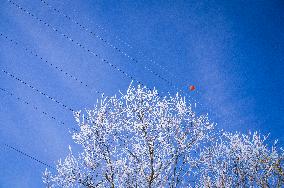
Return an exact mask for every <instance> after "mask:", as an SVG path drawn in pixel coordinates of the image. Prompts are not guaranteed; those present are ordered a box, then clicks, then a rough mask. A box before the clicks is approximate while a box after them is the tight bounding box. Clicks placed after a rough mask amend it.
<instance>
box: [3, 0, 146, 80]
mask: <svg viewBox="0 0 284 188" xmlns="http://www.w3.org/2000/svg"><path fill="white" fill-rule="evenodd" d="M8 2H10V3H12V4H13V5H14V6H16V7H17V8H18V9H20V10H21V11H23V12H25V13H26V14H28V15H30V16H31V17H33V18H35V19H36V20H38V21H39V22H41V23H43V24H44V25H45V26H47V27H49V28H51V29H52V30H53V31H55V32H57V33H59V34H60V35H61V36H63V37H64V38H66V39H68V40H69V41H71V42H72V43H74V44H76V45H77V46H79V47H80V48H82V49H83V50H84V51H86V52H88V53H90V54H92V55H93V56H94V57H97V58H99V59H100V60H101V62H103V63H105V64H107V65H109V66H111V67H112V68H113V69H115V70H117V71H119V72H120V73H122V74H124V75H125V76H126V77H128V78H130V79H131V80H133V81H135V82H137V83H138V84H140V85H144V84H143V83H142V82H140V81H139V80H137V79H135V78H134V77H133V76H131V75H130V74H128V73H126V72H125V71H124V70H122V69H121V68H119V67H118V66H117V65H115V64H113V63H110V62H109V61H108V60H106V59H105V58H103V57H101V55H99V54H97V53H95V52H93V51H92V50H90V49H89V48H87V47H85V46H84V45H82V44H81V43H79V42H77V41H75V40H74V39H72V38H71V37H69V36H68V35H66V34H65V33H62V32H60V31H59V30H58V29H56V28H55V27H53V26H52V25H51V24H49V23H47V22H45V21H43V20H42V19H40V18H38V17H37V16H35V15H34V14H32V13H31V12H29V11H27V10H26V9H24V8H23V7H21V6H19V5H18V4H16V3H15V2H13V1H11V0H8Z"/></svg>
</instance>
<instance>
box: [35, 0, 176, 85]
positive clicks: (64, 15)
mask: <svg viewBox="0 0 284 188" xmlns="http://www.w3.org/2000/svg"><path fill="white" fill-rule="evenodd" d="M40 1H41V2H42V3H43V4H44V5H45V6H47V7H49V8H50V9H52V10H54V11H55V12H57V13H59V14H60V15H62V16H63V17H64V18H66V19H68V20H70V21H71V22H73V23H74V24H75V25H76V26H78V27H80V28H81V29H83V30H84V31H86V32H87V33H89V34H90V35H91V36H94V37H95V38H97V39H99V40H101V41H103V42H104V43H105V44H107V45H108V46H109V47H111V48H112V49H115V50H116V51H117V52H119V53H121V54H122V55H124V56H125V57H127V58H128V59H130V60H131V61H133V62H135V63H139V62H140V61H138V60H137V59H136V58H134V57H131V56H130V55H129V54H128V53H126V52H125V51H123V50H122V49H121V48H118V47H117V46H115V45H114V44H112V43H110V42H109V41H107V40H106V39H104V38H103V37H102V36H100V35H98V34H97V33H95V32H94V31H92V30H90V29H89V28H87V27H86V26H84V25H83V24H81V23H79V22H78V21H76V20H75V19H73V18H71V17H70V16H68V15H66V14H64V13H63V12H61V11H60V10H58V9H56V8H55V7H53V6H51V5H50V4H49V3H47V2H46V1H44V0H40ZM97 26H98V27H100V26H99V25H98V24H97ZM100 28H102V27H100ZM102 29H104V28H102ZM104 30H105V29H104ZM116 38H118V37H116ZM124 43H125V42H124ZM125 44H127V43H125ZM128 46H130V45H128ZM152 62H153V63H154V64H156V65H158V66H159V67H160V68H162V69H163V70H165V69H164V68H163V67H162V66H160V64H158V63H156V62H155V61H152ZM141 65H142V64H141ZM143 66H144V68H145V69H146V70H148V71H150V72H151V73H152V74H154V75H155V76H157V77H159V78H160V79H162V80H164V81H166V82H168V84H171V82H170V81H169V80H167V79H165V78H163V77H162V76H160V75H159V74H158V73H156V72H155V71H153V70H152V69H150V68H149V67H147V66H146V65H143ZM166 72H167V71H166Z"/></svg>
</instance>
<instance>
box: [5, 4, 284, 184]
mask: <svg viewBox="0 0 284 188" xmlns="http://www.w3.org/2000/svg"><path fill="white" fill-rule="evenodd" d="M13 2H15V3H17V4H18V5H19V6H21V7H23V8H24V9H26V11H28V12H29V13H30V14H32V15H34V16H30V15H29V14H28V13H27V12H25V11H23V10H21V9H20V8H17V6H15V5H13V4H12V3H9V2H8V1H1V5H0V20H1V22H0V33H1V34H2V36H0V41H1V42H0V68H1V72H0V87H1V88H2V89H5V90H6V91H7V92H8V93H7V92H4V91H2V90H1V91H0V97H1V99H0V118H1V119H2V121H1V128H0V142H1V144H2V145H1V147H0V148H1V155H0V169H1V170H0V187H1V188H2V187H3V188H6V187H7V188H8V187H29V188H30V187H43V185H42V183H41V172H42V171H43V170H44V169H45V166H44V165H41V164H39V163H37V162H35V161H34V160H31V159H30V158H28V157H26V156H23V155H21V154H19V153H18V152H16V151H13V150H11V149H8V148H6V147H3V144H9V145H11V146H13V147H15V148H17V149H20V150H21V151H24V152H26V153H27V154H30V155H32V156H34V157H36V158H38V159H40V160H42V161H44V162H46V163H48V164H50V165H54V162H55V161H56V160H57V159H59V158H63V157H64V156H65V155H66V153H67V152H68V145H69V144H71V145H72V140H71V136H70V133H69V132H68V130H69V129H70V128H72V127H75V126H76V123H75V122H74V119H73V115H72V112H71V111H70V110H68V109H66V108H64V107H63V106H62V104H64V105H66V106H68V107H70V108H72V109H75V110H80V109H84V108H92V106H93V105H94V104H95V102H96V100H97V98H98V97H99V96H100V95H99V94H97V93H96V91H100V92H104V93H105V94H106V95H109V96H110V95H114V94H116V93H118V91H119V90H121V91H125V90H126V89H127V87H128V85H129V84H130V82H131V78H129V77H130V76H129V75H131V76H132V77H133V78H134V79H135V80H139V81H140V82H142V83H143V84H145V85H147V86H149V87H150V88H152V87H156V88H157V89H158V90H159V91H161V92H162V93H167V92H170V93H175V92H177V91H178V90H180V91H179V92H181V93H183V94H184V95H186V96H190V97H192V98H193V99H192V100H193V103H195V102H197V107H196V111H197V112H198V113H203V112H208V113H209V117H210V118H211V119H212V121H214V122H216V123H217V124H218V128H219V129H224V130H228V131H240V132H244V133H246V132H248V131H249V130H251V131H254V130H257V131H260V132H262V133H264V134H268V133H270V138H271V139H276V138H279V141H280V145H282V146H283V143H284V136H283V131H284V127H283V123H282V122H283V121H284V119H283V117H284V102H283V101H284V100H283V94H284V88H283V84H284V81H283V80H284V76H283V75H284V74H283V70H284V59H283V54H284V27H283V20H284V13H283V8H284V4H283V1H280V0H279V1H276V0H274V1H256V0H255V1H252V0H250V1H241V0H239V1H205V0H202V1H120V2H118V1H93V0H77V1H71V0H64V1H55V0H48V1H47V3H49V5H51V6H53V7H56V9H57V10H59V11H60V12H61V14H59V13H58V12H56V11H54V10H53V9H51V8H50V7H48V6H46V5H45V4H44V3H42V2H41V1H40V0H15V1H13ZM64 15H68V16H70V17H71V18H72V19H71V20H69V19H67V18H66V17H64ZM35 17H37V18H38V19H36V18H35ZM39 19H40V20H42V21H39ZM75 22H78V23H79V24H76V23H75ZM44 23H45V24H44ZM47 25H48V26H47ZM80 25H81V26H80ZM85 28H87V31H86V29H85ZM102 28H103V29H102ZM54 29H57V31H54ZM90 31H92V32H93V33H95V35H96V36H97V37H96V36H94V35H93V34H91V33H90ZM63 34H64V36H68V37H69V38H66V37H64V36H63ZM5 37H8V38H9V40H8V39H7V38H5ZM100 38H102V39H100ZM71 39H72V40H73V41H74V42H72V41H71ZM10 40H13V42H11V41H10ZM105 41H107V42H105ZM122 41H125V42H127V44H125V43H124V42H122ZM15 42H17V44H15ZM76 43H79V44H80V45H81V46H80V45H78V44H76ZM128 44H129V45H130V46H129V45H128ZM82 46H83V48H84V49H83V48H82ZM113 46H115V47H116V48H117V49H114V48H113ZM118 49H119V50H118ZM88 50H89V51H88ZM30 52H32V53H30ZM122 52H123V53H122ZM124 53H126V55H125V54H124ZM35 54H36V55H35ZM94 54H99V56H100V58H98V57H96V56H95V55H94ZM128 56H129V57H128ZM102 58H103V59H105V60H107V61H108V62H109V63H111V64H113V65H114V66H116V67H117V68H119V69H120V70H122V71H124V73H122V71H118V70H117V68H114V66H109V64H107V63H104V61H102V60H101V59H102ZM131 58H134V59H135V60H137V62H135V61H133V60H131ZM46 61H47V62H46ZM153 61H154V62H153ZM50 63H51V64H52V66H50ZM56 67H57V68H56ZM60 69H62V71H60ZM3 70H4V71H7V72H9V73H10V74H13V75H14V76H16V77H17V78H19V79H21V80H22V81H23V82H26V83H28V84H30V85H31V87H33V88H37V89H38V91H36V89H32V88H31V87H29V86H27V85H26V84H23V83H21V82H19V81H18V80H16V79H13V77H11V76H9V75H8V74H6V73H4V72H3ZM149 70H150V71H149ZM153 72H155V73H156V74H158V75H159V76H160V77H163V78H164V79H166V80H168V81H170V82H172V85H169V84H167V83H166V82H165V81H164V80H162V79H160V78H159V77H157V76H155V75H154V74H153ZM70 75H72V77H71V76H70ZM126 75H128V76H126ZM74 77H75V78H76V79H77V80H76V79H74ZM78 80H79V81H78ZM80 81H82V83H81V82H80ZM134 83H135V82H134ZM86 84H87V86H86ZM189 85H195V86H196V88H197V89H196V91H195V92H189V91H188V90H187V87H188V86H189ZM39 91H40V92H43V93H44V95H43V94H40V93H39ZM9 93H12V94H13V96H11V95H9ZM46 95H48V96H49V97H51V98H53V99H56V100H57V101H58V102H60V104H57V103H56V102H54V101H53V100H51V99H50V98H48V97H46ZM17 97H20V98H21V99H20V100H19V99H17ZM23 101H26V102H28V103H29V104H25V103H24V102H23ZM35 108H36V109H35ZM42 112H44V113H47V114H48V115H45V114H44V113H42ZM51 116H52V117H54V118H55V119H56V120H54V119H52V118H51ZM60 122H64V125H62V124H61V123H60Z"/></svg>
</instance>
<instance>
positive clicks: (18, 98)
mask: <svg viewBox="0 0 284 188" xmlns="http://www.w3.org/2000/svg"><path fill="white" fill-rule="evenodd" d="M0 90H1V91H2V92H5V93H6V94H8V95H10V96H12V97H14V98H16V99H17V100H18V101H21V102H23V103H24V104H26V105H32V104H31V103H30V102H27V101H25V100H24V99H22V98H20V97H17V96H16V95H15V94H14V93H11V92H9V91H7V90H6V89H4V88H0ZM32 107H33V109H34V110H37V111H40V110H39V108H38V107H37V106H34V105H32ZM40 112H41V113H42V114H44V115H45V116H47V117H49V118H50V119H53V120H55V121H57V122H58V123H59V124H62V125H65V123H64V122H63V121H59V120H57V119H56V118H55V117H54V116H52V115H50V114H48V113H47V112H45V111H40Z"/></svg>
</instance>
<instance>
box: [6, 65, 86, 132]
mask: <svg viewBox="0 0 284 188" xmlns="http://www.w3.org/2000/svg"><path fill="white" fill-rule="evenodd" d="M1 71H2V72H3V73H5V74H6V75H8V76H10V77H12V78H13V79H15V80H17V81H19V82H21V83H22V84H24V85H26V86H28V87H29V88H31V89H33V90H35V91H36V92H38V93H40V94H41V95H43V96H45V97H47V98H48V99H50V100H52V101H53V102H55V103H57V104H58V105H60V106H61V107H63V108H64V109H67V110H69V111H71V112H72V113H76V111H75V110H73V109H72V108H70V107H68V106H67V105H65V104H64V103H62V102H60V101H58V100H57V99H55V98H54V97H50V96H49V95H48V94H46V93H44V92H41V91H40V90H39V89H37V88H36V87H34V86H32V85H30V84H28V83H27V82H25V81H23V80H22V79H20V78H18V77H16V76H15V75H14V74H12V73H10V72H8V71H6V70H3V69H2V70H1ZM0 89H1V88H0ZM1 90H2V91H6V92H7V90H5V89H1ZM8 93H9V92H8ZM9 94H10V95H11V96H12V95H13V94H12V93H9ZM17 99H19V100H20V98H19V97H18V98H17ZM25 104H28V102H26V101H25ZM35 109H37V107H36V108H35ZM42 113H43V114H45V115H47V113H46V112H42ZM51 118H52V119H55V118H54V117H52V116H51ZM84 119H85V120H90V119H89V118H86V117H84ZM73 130H76V129H73ZM76 131H77V130H76Z"/></svg>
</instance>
